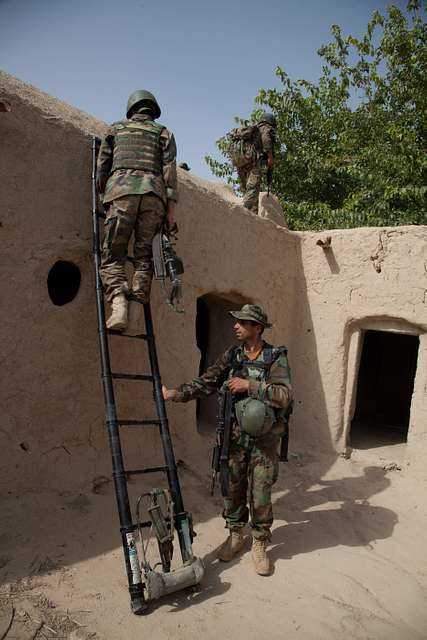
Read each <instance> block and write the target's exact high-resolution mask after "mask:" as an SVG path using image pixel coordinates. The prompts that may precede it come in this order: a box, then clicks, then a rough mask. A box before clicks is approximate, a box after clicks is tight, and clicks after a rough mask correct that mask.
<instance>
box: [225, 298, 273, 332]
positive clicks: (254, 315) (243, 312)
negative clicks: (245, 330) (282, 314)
mask: <svg viewBox="0 0 427 640" xmlns="http://www.w3.org/2000/svg"><path fill="white" fill-rule="evenodd" d="M229 314H230V315H231V316H233V318H236V319H237V320H250V321H251V322H256V323H258V324H261V325H262V326H263V327H265V329H269V328H270V327H272V326H273V325H272V324H271V323H270V322H269V321H268V317H267V314H266V313H265V312H264V311H263V310H262V308H261V307H260V306H259V305H257V304H244V305H243V307H242V308H241V309H240V311H229Z"/></svg>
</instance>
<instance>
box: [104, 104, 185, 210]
mask: <svg viewBox="0 0 427 640" xmlns="http://www.w3.org/2000/svg"><path fill="white" fill-rule="evenodd" d="M131 120H135V121H137V122H144V121H147V120H150V117H149V116H148V115H146V114H139V113H136V114H134V115H133V116H132V118H131ZM114 134H115V131H114V125H112V126H111V127H110V129H109V130H108V131H107V135H106V136H105V138H104V140H103V141H102V144H101V148H100V150H99V155H98V162H97V177H96V182H97V187H98V191H99V193H100V194H103V202H104V203H107V202H111V201H112V200H115V199H116V198H122V197H123V196H127V195H131V194H137V195H138V194H139V195H142V194H144V193H154V194H156V195H157V196H159V197H160V198H161V199H162V200H163V202H164V203H165V204H166V202H167V200H174V201H175V202H177V200H178V190H177V174H176V144H175V138H174V136H173V134H172V133H171V132H170V131H169V130H168V129H166V127H164V128H163V130H162V132H161V134H160V144H161V147H162V166H163V174H162V175H156V174H154V173H149V172H147V171H142V170H140V169H118V170H117V171H114V172H113V173H111V166H112V162H113V153H114Z"/></svg>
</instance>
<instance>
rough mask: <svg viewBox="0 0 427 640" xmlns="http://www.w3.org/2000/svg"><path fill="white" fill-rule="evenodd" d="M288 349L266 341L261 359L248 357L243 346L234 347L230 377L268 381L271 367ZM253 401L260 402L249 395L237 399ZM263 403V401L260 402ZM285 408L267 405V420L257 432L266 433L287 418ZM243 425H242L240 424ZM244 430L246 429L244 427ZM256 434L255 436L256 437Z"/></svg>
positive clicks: (244, 401) (252, 433) (231, 355)
mask: <svg viewBox="0 0 427 640" xmlns="http://www.w3.org/2000/svg"><path fill="white" fill-rule="evenodd" d="M287 353H288V350H287V348H286V347H273V346H272V345H271V344H268V343H265V344H264V348H263V361H260V360H249V358H246V356H245V353H244V351H243V349H242V347H240V346H239V347H234V349H232V351H231V354H230V369H229V372H228V378H232V377H234V376H236V377H239V378H244V379H248V378H250V379H252V380H257V381H258V382H266V381H267V379H268V378H269V376H270V369H271V366H272V365H273V363H274V362H275V361H276V360H277V359H278V358H279V357H280V356H281V355H283V354H284V355H286V354H287ZM249 401H252V402H258V403H260V401H258V400H256V401H255V400H252V399H250V398H249V397H248V396H246V398H243V399H240V401H239V400H237V403H239V402H241V403H243V404H245V403H247V402H249ZM260 404H261V403H260ZM286 413H287V412H285V411H284V410H283V409H272V408H270V407H268V408H267V407H266V409H265V418H266V420H265V422H264V424H263V425H262V426H261V427H260V432H259V433H258V434H256V436H259V435H265V434H266V433H267V432H268V431H270V430H271V428H272V427H273V426H274V424H276V423H277V421H281V420H283V419H286V415H285V414H286ZM240 426H242V425H240ZM243 431H245V429H244V428H243ZM248 435H250V436H252V437H254V436H255V433H254V432H251V433H248ZM256 436H255V437H256Z"/></svg>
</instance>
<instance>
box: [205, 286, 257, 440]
mask: <svg viewBox="0 0 427 640" xmlns="http://www.w3.org/2000/svg"><path fill="white" fill-rule="evenodd" d="M247 302H250V301H248V300H246V299H243V297H241V296H239V295H238V294H236V295H235V296H233V299H229V298H225V297H221V296H219V295H216V294H207V295H205V296H201V297H200V298H198V300H197V315H196V342H197V347H198V348H199V351H200V365H199V375H201V374H202V373H203V372H204V371H205V370H206V368H207V367H209V366H210V365H211V364H213V363H214V362H215V360H216V359H217V358H218V357H219V356H220V355H221V353H223V352H224V351H225V350H226V349H227V348H228V347H230V346H231V345H232V344H234V343H235V342H236V338H235V335H234V331H233V325H234V322H233V318H231V317H230V315H229V313H228V312H229V311H233V310H235V309H239V308H240V307H241V306H242V305H243V304H245V303H247ZM217 409H218V400H217V395H216V394H212V395H210V396H208V397H206V398H201V399H199V400H197V407H196V416H197V428H198V431H199V432H200V433H203V432H204V433H212V432H213V431H215V428H216V416H217Z"/></svg>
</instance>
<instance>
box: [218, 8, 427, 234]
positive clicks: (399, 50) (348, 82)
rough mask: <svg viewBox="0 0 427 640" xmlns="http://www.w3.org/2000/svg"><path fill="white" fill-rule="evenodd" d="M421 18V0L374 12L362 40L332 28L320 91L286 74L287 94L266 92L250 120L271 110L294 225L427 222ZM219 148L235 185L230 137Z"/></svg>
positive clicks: (426, 94)
mask: <svg viewBox="0 0 427 640" xmlns="http://www.w3.org/2000/svg"><path fill="white" fill-rule="evenodd" d="M422 12H425V4H424V7H421V6H420V1H419V0H411V1H410V2H409V3H408V6H407V12H402V11H401V10H400V9H398V8H397V7H395V6H391V7H388V9H387V13H386V15H385V16H383V15H381V14H380V13H379V12H378V11H376V12H374V13H373V15H372V18H371V20H370V21H369V23H368V26H367V30H366V33H365V35H364V36H363V37H362V38H360V39H358V38H355V37H353V36H351V35H349V36H346V37H344V36H343V34H342V32H341V29H340V27H338V26H337V25H333V26H332V28H331V32H332V36H333V40H332V42H330V43H329V44H327V45H325V46H323V47H321V48H320V49H319V51H318V54H319V55H320V56H321V58H322V59H323V72H322V75H321V77H320V79H319V81H318V82H317V84H315V83H312V82H309V81H307V80H297V81H292V80H291V79H290V78H289V76H288V75H287V73H286V72H285V71H284V70H283V69H281V68H280V67H278V68H277V70H276V75H277V77H278V79H279V80H280V87H279V88H274V89H261V90H260V91H259V93H258V95H257V96H256V98H255V102H256V104H257V108H256V109H255V110H254V112H253V113H252V116H251V119H250V121H251V122H256V120H257V117H259V113H260V112H261V111H262V110H264V109H265V108H266V107H267V108H268V109H269V110H271V111H272V112H273V113H274V114H275V116H276V118H277V122H278V128H277V141H276V147H277V148H276V153H275V158H276V160H275V171H274V178H273V192H274V193H275V194H276V195H277V196H278V198H279V200H280V202H281V204H282V206H283V209H284V211H285V217H286V219H287V221H288V223H289V225H290V227H291V228H294V229H323V228H334V227H335V228H336V227H355V226H366V225H371V226H382V225H398V224H427V206H426V205H427V187H426V177H427V160H426V148H427V109H426V103H427V26H426V23H425V21H424V20H423V16H422ZM354 105H355V106H354ZM236 121H237V122H239V123H244V122H245V121H243V120H241V119H239V118H236ZM217 146H218V148H219V150H220V151H221V153H222V154H223V155H224V157H225V160H224V162H219V161H217V160H214V159H213V158H211V157H209V156H207V157H206V161H207V163H208V164H209V166H210V168H211V170H212V172H213V173H214V174H215V175H216V176H220V177H225V178H227V179H228V181H229V182H232V183H234V184H236V179H235V178H234V174H233V167H232V166H231V164H230V162H229V159H228V156H227V147H228V141H227V138H226V137H225V138H222V139H221V140H219V141H218V142H217Z"/></svg>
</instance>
